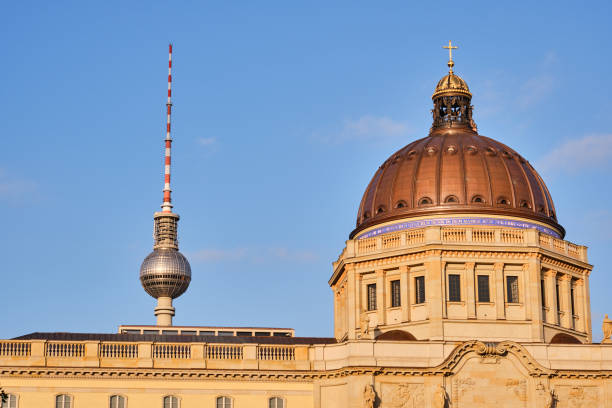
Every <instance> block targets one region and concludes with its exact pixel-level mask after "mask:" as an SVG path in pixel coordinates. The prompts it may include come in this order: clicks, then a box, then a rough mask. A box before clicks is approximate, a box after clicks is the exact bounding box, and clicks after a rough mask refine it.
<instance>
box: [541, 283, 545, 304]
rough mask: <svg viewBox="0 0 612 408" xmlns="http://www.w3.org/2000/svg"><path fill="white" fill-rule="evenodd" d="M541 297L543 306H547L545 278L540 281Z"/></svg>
mask: <svg viewBox="0 0 612 408" xmlns="http://www.w3.org/2000/svg"><path fill="white" fill-rule="evenodd" d="M540 298H541V299H542V307H546V286H545V283H544V280H541V281H540Z"/></svg>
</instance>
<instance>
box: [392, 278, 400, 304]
mask: <svg viewBox="0 0 612 408" xmlns="http://www.w3.org/2000/svg"><path fill="white" fill-rule="evenodd" d="M401 305H402V301H401V294H400V281H399V280H394V281H391V307H399V306H401Z"/></svg>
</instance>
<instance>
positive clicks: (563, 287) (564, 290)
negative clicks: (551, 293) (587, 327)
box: [559, 274, 572, 329]
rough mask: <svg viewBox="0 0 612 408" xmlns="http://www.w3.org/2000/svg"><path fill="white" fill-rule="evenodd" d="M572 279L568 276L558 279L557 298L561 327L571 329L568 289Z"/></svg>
mask: <svg viewBox="0 0 612 408" xmlns="http://www.w3.org/2000/svg"><path fill="white" fill-rule="evenodd" d="M571 280H572V277H571V275H568V274H563V275H561V276H560V277H559V297H560V298H561V299H560V300H561V302H560V303H559V306H560V307H561V311H562V313H561V326H562V327H565V328H568V329H571V328H572V311H571V308H572V304H571V301H572V299H571V296H572V292H571V289H570V285H571Z"/></svg>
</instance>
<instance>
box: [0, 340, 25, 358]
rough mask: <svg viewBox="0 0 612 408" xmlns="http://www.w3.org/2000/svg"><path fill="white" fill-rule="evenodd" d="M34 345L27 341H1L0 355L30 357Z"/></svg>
mask: <svg viewBox="0 0 612 408" xmlns="http://www.w3.org/2000/svg"><path fill="white" fill-rule="evenodd" d="M31 352H32V346H31V345H30V343H29V342H27V341H0V356H2V357H28V356H30V354H31Z"/></svg>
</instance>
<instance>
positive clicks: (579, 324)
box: [574, 279, 584, 332]
mask: <svg viewBox="0 0 612 408" xmlns="http://www.w3.org/2000/svg"><path fill="white" fill-rule="evenodd" d="M583 290H584V280H583V279H576V281H575V282H574V308H575V309H574V313H576V315H577V316H578V319H576V326H575V327H574V330H577V331H579V332H584V293H583Z"/></svg>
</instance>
